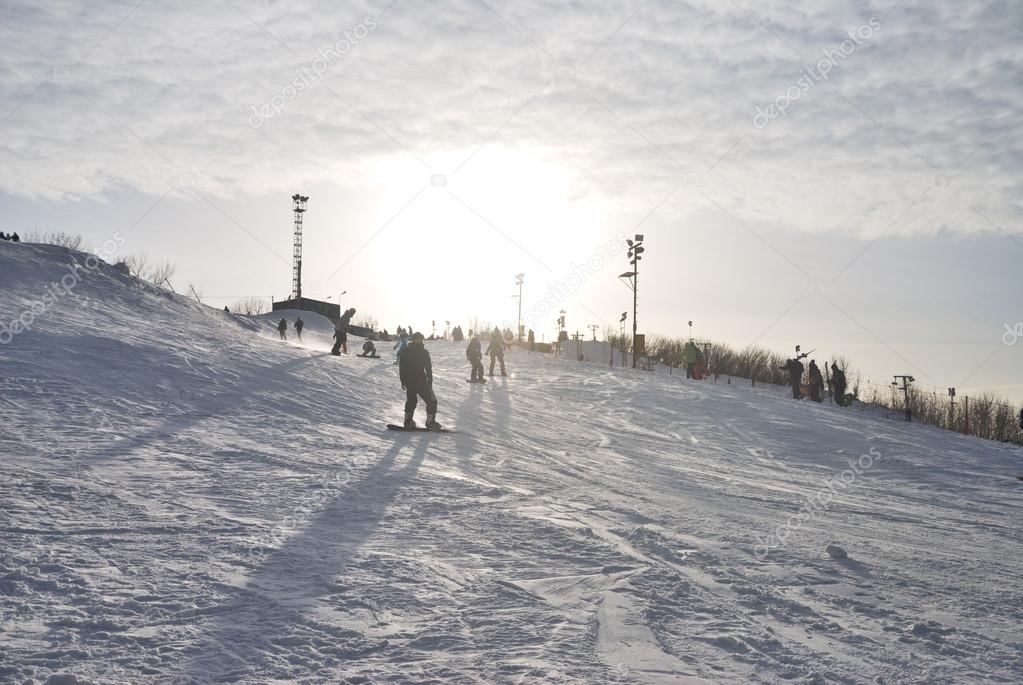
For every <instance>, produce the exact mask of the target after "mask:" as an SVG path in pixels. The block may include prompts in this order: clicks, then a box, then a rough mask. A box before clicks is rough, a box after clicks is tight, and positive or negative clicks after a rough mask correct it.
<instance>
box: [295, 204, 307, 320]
mask: <svg viewBox="0 0 1023 685" xmlns="http://www.w3.org/2000/svg"><path fill="white" fill-rule="evenodd" d="M291 199H292V201H293V202H294V204H295V206H294V209H295V250H294V253H293V254H292V257H293V258H294V263H293V264H292V267H291V297H292V298H293V299H296V300H297V299H299V298H300V297H302V215H303V214H305V203H306V201H307V200H308V199H309V197H308V196H306V195H299V194H298V193H295V194H294V195H292V196H291Z"/></svg>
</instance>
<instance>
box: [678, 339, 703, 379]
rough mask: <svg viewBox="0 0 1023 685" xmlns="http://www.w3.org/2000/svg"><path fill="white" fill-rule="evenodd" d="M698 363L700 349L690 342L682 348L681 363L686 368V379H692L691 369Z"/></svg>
mask: <svg viewBox="0 0 1023 685" xmlns="http://www.w3.org/2000/svg"><path fill="white" fill-rule="evenodd" d="M698 361H700V348H699V347H697V346H696V343H694V342H693V341H692V340H690V341H689V342H687V343H686V344H685V345H684V346H683V347H682V363H683V364H684V365H685V367H686V378H692V377H693V367H694V366H696V362H698Z"/></svg>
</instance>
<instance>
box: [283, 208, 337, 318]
mask: <svg viewBox="0 0 1023 685" xmlns="http://www.w3.org/2000/svg"><path fill="white" fill-rule="evenodd" d="M308 199H309V197H308V196H306V195H299V194H298V193H295V194H294V195H292V196H291V200H292V202H293V203H294V207H293V209H294V211H295V249H294V252H293V253H292V258H293V260H294V261H293V263H292V266H291V297H292V299H295V300H298V299H301V297H302V215H303V214H305V203H306V201H307V200H308ZM340 304H341V302H340V298H338V305H340Z"/></svg>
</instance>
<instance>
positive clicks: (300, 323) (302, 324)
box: [295, 317, 305, 342]
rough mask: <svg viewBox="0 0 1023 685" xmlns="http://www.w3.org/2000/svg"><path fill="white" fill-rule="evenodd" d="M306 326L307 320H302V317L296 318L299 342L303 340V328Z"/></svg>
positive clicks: (296, 332)
mask: <svg viewBox="0 0 1023 685" xmlns="http://www.w3.org/2000/svg"><path fill="white" fill-rule="evenodd" d="M304 327H305V321H303V320H302V317H298V318H297V319H295V335H297V336H298V339H299V342H301V341H302V329H303V328H304Z"/></svg>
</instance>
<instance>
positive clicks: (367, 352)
mask: <svg viewBox="0 0 1023 685" xmlns="http://www.w3.org/2000/svg"><path fill="white" fill-rule="evenodd" d="M359 356H360V357H373V358H374V359H376V356H377V346H376V345H374V344H373V341H372V340H367V341H366V342H364V343H362V354H360V355H359Z"/></svg>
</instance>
